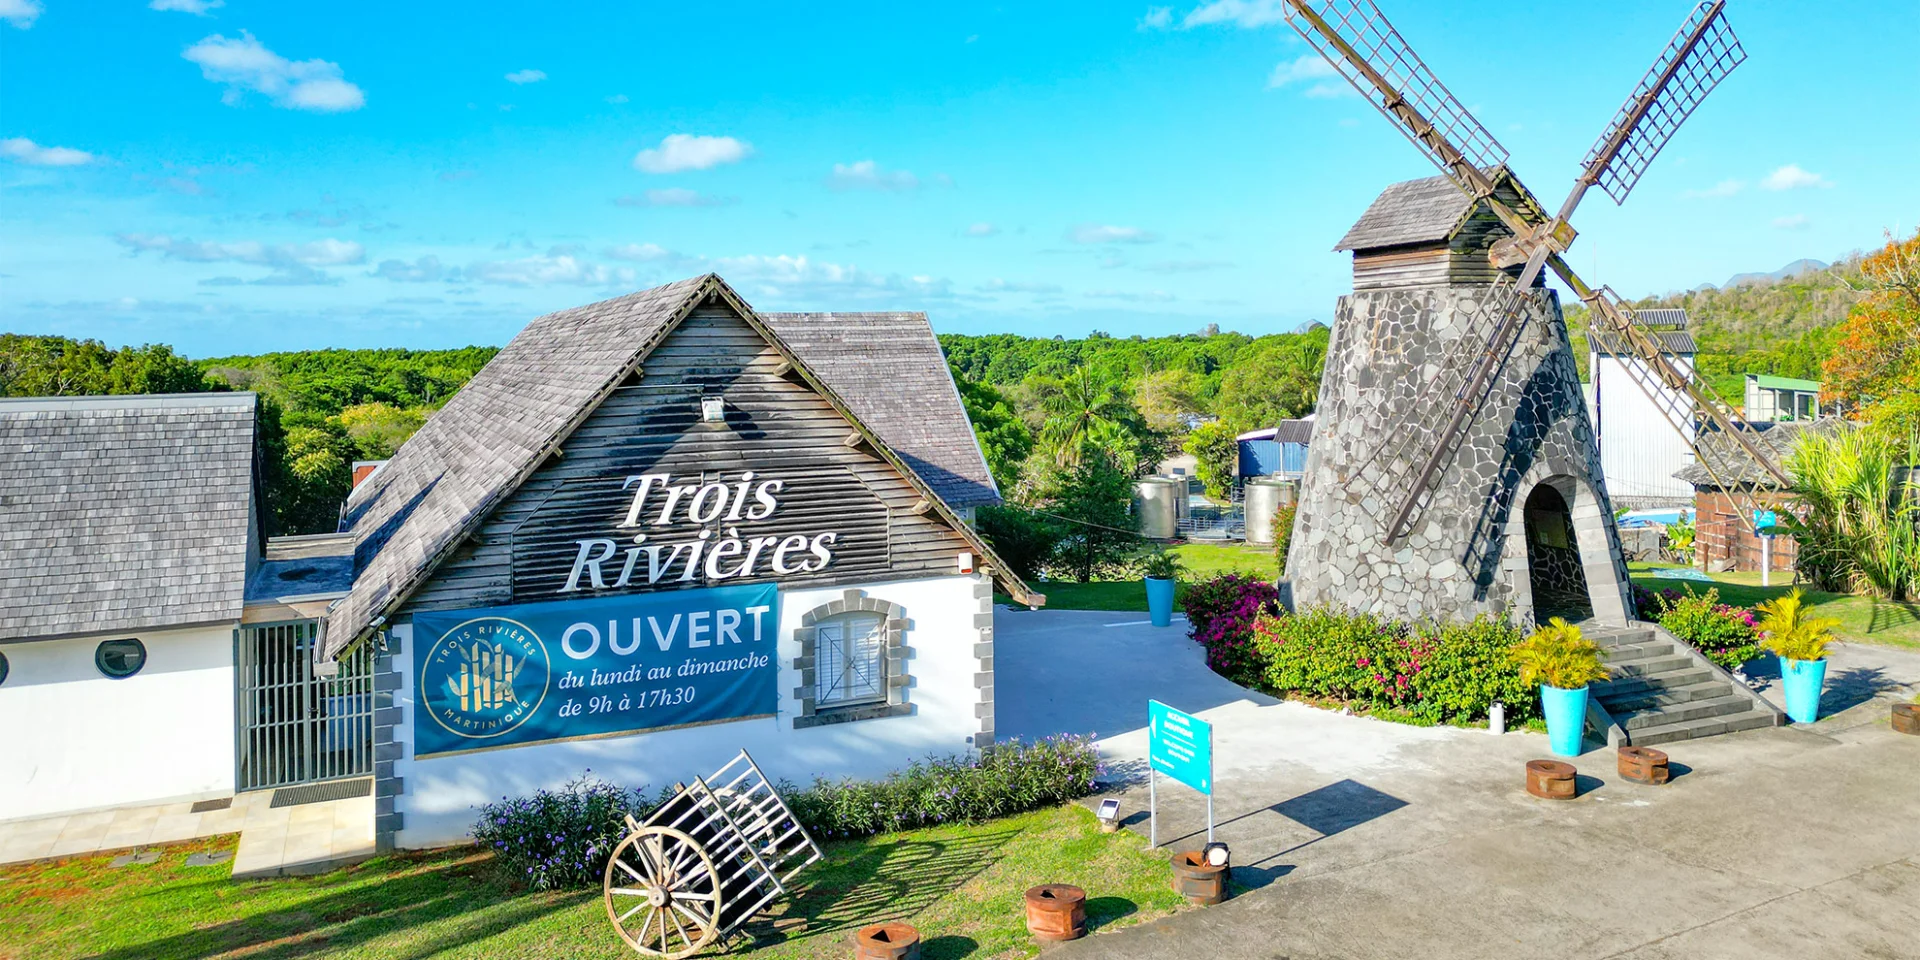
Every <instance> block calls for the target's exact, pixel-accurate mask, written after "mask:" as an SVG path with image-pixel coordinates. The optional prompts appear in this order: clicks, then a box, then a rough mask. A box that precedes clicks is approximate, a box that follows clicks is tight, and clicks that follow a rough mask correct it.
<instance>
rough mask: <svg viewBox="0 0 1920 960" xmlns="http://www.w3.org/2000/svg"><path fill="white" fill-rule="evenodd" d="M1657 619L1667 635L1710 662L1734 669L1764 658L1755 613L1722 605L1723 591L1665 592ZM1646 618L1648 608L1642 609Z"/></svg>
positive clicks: (1658, 605)
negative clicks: (1761, 656)
mask: <svg viewBox="0 0 1920 960" xmlns="http://www.w3.org/2000/svg"><path fill="white" fill-rule="evenodd" d="M1655 611H1656V612H1655V613H1654V615H1653V619H1654V621H1655V622H1657V623H1659V624H1660V625H1661V626H1663V627H1665V628H1667V632H1668V633H1671V634H1673V635H1674V636H1676V637H1679V638H1680V639H1681V640H1683V641H1685V642H1686V643H1687V644H1689V645H1691V646H1692V647H1693V648H1694V649H1696V650H1699V651H1700V652H1701V653H1703V654H1706V656H1707V659H1709V660H1712V661H1713V662H1714V663H1717V664H1719V665H1720V666H1721V667H1722V668H1724V669H1727V670H1732V669H1734V668H1736V667H1738V666H1740V665H1741V664H1743V663H1746V662H1747V661H1748V660H1752V659H1753V658H1754V657H1757V656H1759V655H1760V633H1759V631H1758V630H1757V629H1755V623H1756V621H1755V619H1754V615H1753V611H1752V610H1749V609H1747V608H1746V607H1735V606H1729V605H1728V604H1724V603H1721V602H1720V589H1719V588H1718V587H1710V588H1708V590H1707V592H1706V593H1694V592H1693V590H1692V589H1688V590H1687V592H1686V593H1684V594H1683V593H1681V592H1680V591H1678V590H1672V589H1668V590H1662V591H1661V592H1660V595H1659V597H1658V598H1657V599H1656V601H1655ZM1641 615H1642V616H1646V615H1647V613H1646V608H1645V607H1642V608H1641Z"/></svg>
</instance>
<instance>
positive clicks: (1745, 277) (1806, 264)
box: [1695, 259, 1832, 290]
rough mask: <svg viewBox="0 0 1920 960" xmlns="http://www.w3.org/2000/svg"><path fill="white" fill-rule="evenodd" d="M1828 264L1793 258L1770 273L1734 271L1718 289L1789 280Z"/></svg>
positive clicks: (1823, 268)
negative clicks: (1790, 261) (1793, 259)
mask: <svg viewBox="0 0 1920 960" xmlns="http://www.w3.org/2000/svg"><path fill="white" fill-rule="evenodd" d="M1830 266H1832V264H1829V263H1827V262H1825V261H1823V260H1807V259H1800V260H1795V261H1794V262H1792V263H1789V264H1787V265H1786V266H1784V267H1781V268H1780V269H1778V270H1775V271H1774V272H1772V273H1736V274H1734V275H1733V276H1732V277H1731V278H1730V279H1728V280H1727V282H1726V283H1724V284H1721V286H1720V289H1722V290H1725V289H1728V288H1731V287H1749V286H1753V285H1755V284H1768V283H1773V282H1775V281H1778V280H1791V279H1793V278H1794V277H1797V276H1800V275H1801V274H1803V273H1817V272H1819V271H1821V270H1825V269H1827V268H1828V267H1830ZM1705 286H1707V287H1711V286H1712V284H1706V285H1705ZM1695 289H1696V290H1698V289H1700V288H1699V287H1696V288H1695Z"/></svg>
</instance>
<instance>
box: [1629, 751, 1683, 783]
mask: <svg viewBox="0 0 1920 960" xmlns="http://www.w3.org/2000/svg"><path fill="white" fill-rule="evenodd" d="M1619 769H1620V775H1621V776H1622V777H1625V778H1627V779H1628V780H1632V781H1633V782H1635V783H1649V784H1653V785H1655V786H1658V785H1660V784H1663V783H1666V782H1667V779H1668V778H1669V777H1670V776H1671V773H1670V772H1669V771H1668V769H1667V755H1666V754H1665V753H1662V752H1661V751H1659V750H1655V749H1653V748H1652V747H1621V748H1620V768H1619Z"/></svg>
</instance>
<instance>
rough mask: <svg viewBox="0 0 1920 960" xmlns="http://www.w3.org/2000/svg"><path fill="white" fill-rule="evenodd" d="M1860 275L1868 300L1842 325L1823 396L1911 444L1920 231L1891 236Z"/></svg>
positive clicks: (1917, 369)
mask: <svg viewBox="0 0 1920 960" xmlns="http://www.w3.org/2000/svg"><path fill="white" fill-rule="evenodd" d="M1860 276H1861V284H1862V286H1863V287H1864V290H1865V295H1864V296H1863V297H1861V298H1860V301H1859V302H1858V303H1856V304H1854V306H1853V309H1852V310H1850V311H1849V312H1848V314H1847V319H1846V320H1845V321H1844V322H1843V323H1842V324H1841V325H1840V338H1839V343H1838V344H1837V345H1836V347H1835V349H1834V351H1833V353H1832V355H1831V356H1829V357H1828V358H1827V361H1826V367H1825V373H1826V381H1825V383H1824V384H1823V385H1822V388H1821V390H1822V393H1823V394H1824V395H1825V396H1826V398H1829V399H1833V400H1838V401H1841V402H1842V403H1844V404H1846V405H1847V406H1848V407H1850V408H1852V410H1853V412H1854V416H1856V417H1857V418H1858V419H1861V420H1865V421H1867V422H1869V423H1874V424H1876V425H1878V426H1879V427H1880V429H1879V431H1878V432H1881V433H1884V434H1886V435H1887V436H1890V437H1892V438H1894V439H1895V440H1897V441H1900V442H1905V441H1906V440H1907V438H1908V437H1909V436H1911V435H1912V434H1913V433H1914V432H1915V431H1916V430H1920V232H1915V234H1914V235H1913V236H1911V237H1909V238H1907V239H1905V240H1896V239H1894V238H1893V237H1892V236H1891V235H1889V236H1888V238H1887V245H1886V246H1885V247H1883V248H1882V249H1880V250H1879V251H1877V252H1875V253H1874V254H1873V255H1871V256H1869V257H1867V258H1866V259H1865V260H1863V261H1861V263H1860Z"/></svg>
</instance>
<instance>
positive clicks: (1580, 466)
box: [1287, 285, 1630, 623]
mask: <svg viewBox="0 0 1920 960" xmlns="http://www.w3.org/2000/svg"><path fill="white" fill-rule="evenodd" d="M1490 290H1491V287H1489V286H1484V285H1471V286H1467V285H1450V286H1433V287H1419V288H1412V289H1395V290H1362V291H1358V292H1355V293H1353V294H1350V295H1348V296H1346V297H1343V298H1341V300H1340V303H1339V306H1338V308H1337V310H1336V312H1335V319H1334V327H1333V339H1332V342H1331V343H1330V344H1329V346H1328V351H1327V362H1326V370H1325V372H1324V374H1323V375H1322V377H1321V381H1320V403H1319V408H1318V415H1317V416H1316V418H1315V425H1314V432H1313V442H1312V444H1311V446H1310V447H1309V448H1308V453H1307V465H1306V473H1305V476H1304V477H1303V478H1302V481H1301V489H1300V506H1299V513H1298V514H1297V516H1296V519H1295V521H1294V532H1293V547H1292V551H1291V553H1290V555H1289V558H1288V562H1287V575H1288V578H1289V579H1290V580H1291V581H1292V583H1293V590H1294V596H1295V600H1296V603H1297V604H1298V605H1300V606H1302V607H1305V606H1314V605H1322V604H1324V605H1332V606H1336V607H1344V608H1347V609H1352V610H1362V611H1371V612H1375V613H1379V614H1383V615H1386V616H1391V617H1396V618H1403V619H1421V618H1438V619H1467V618H1471V617H1473V616H1475V615H1477V614H1480V613H1497V614H1501V615H1506V616H1511V617H1512V618H1514V619H1515V620H1517V621H1520V622H1522V623H1526V622H1531V621H1532V620H1533V618H1534V604H1533V590H1532V586H1531V584H1530V582H1529V575H1528V559H1527V556H1528V554H1527V542H1526V529H1525V526H1526V525H1525V522H1524V517H1523V511H1522V510H1521V509H1520V505H1521V504H1524V503H1525V502H1526V500H1527V496H1528V494H1529V493H1531V492H1532V490H1533V489H1534V487H1535V486H1536V485H1538V484H1540V483H1543V482H1544V483H1549V484H1551V485H1552V486H1553V487H1554V488H1555V489H1556V490H1558V491H1559V493H1560V494H1561V496H1562V498H1563V499H1564V501H1565V503H1566V505H1567V507H1568V510H1569V513H1570V515H1571V517H1572V521H1573V527H1574V534H1575V538H1576V540H1577V542H1578V547H1579V549H1578V563H1579V566H1580V568H1581V570H1582V572H1583V573H1584V574H1585V576H1586V580H1587V586H1588V590H1589V592H1590V594H1591V601H1592V603H1591V606H1592V609H1593V613H1594V616H1595V617H1596V618H1597V619H1600V620H1603V621H1608V622H1624V621H1625V619H1626V618H1627V616H1628V610H1629V609H1630V607H1629V604H1630V600H1629V597H1628V595H1627V571H1626V562H1625V560H1624V559H1623V558H1622V556H1621V553H1620V537H1619V533H1618V531H1617V530H1616V529H1615V528H1614V524H1613V510H1612V507H1611V505H1610V504H1609V502H1608V499H1607V492H1606V484H1605V481H1604V479H1603V478H1602V476H1601V468H1600V457H1599V452H1598V450H1597V448H1596V447H1595V444H1594V438H1593V429H1592V427H1591V425H1590V424H1589V422H1588V420H1587V411H1586V404H1585V402H1584V400H1583V399H1582V397H1581V393H1580V382H1579V377H1578V374H1577V372H1576V368H1575V366H1574V359H1573V351H1572V349H1571V347H1570V346H1569V345H1568V342H1567V331H1566V322H1565V320H1564V319H1563V318H1562V317H1561V314H1560V304H1559V300H1558V298H1557V297H1556V296H1555V295H1554V294H1553V293H1552V292H1551V291H1548V290H1545V289H1539V290H1536V291H1535V292H1534V294H1533V299H1532V303H1531V304H1530V307H1529V310H1530V316H1529V321H1528V323H1527V326H1526V328H1525V329H1524V330H1523V331H1522V333H1521V335H1520V339H1519V342H1518V343H1517V345H1516V346H1515V348H1514V350H1513V352H1512V354H1511V355H1510V356H1509V358H1508V360H1507V362H1506V364H1505V366H1504V367H1502V368H1501V369H1500V371H1499V372H1498V373H1497V374H1496V376H1495V378H1494V382H1493V384H1492V387H1491V389H1490V392H1489V394H1488V396H1487V399H1486V401H1485V402H1484V403H1483V404H1482V405H1481V408H1480V411H1479V416H1478V417H1477V418H1476V419H1475V420H1474V422H1473V424H1472V425H1471V427H1469V429H1468V430H1467V432H1466V434H1465V436H1464V437H1463V439H1462V441H1461V442H1460V443H1459V444H1458V445H1457V449H1456V450H1455V452H1454V454H1453V456H1452V457H1451V459H1450V460H1449V461H1448V462H1447V464H1446V465H1445V467H1444V469H1443V470H1442V471H1441V472H1440V474H1439V475H1438V477H1437V478H1436V479H1435V480H1434V482H1433V484H1432V492H1431V494H1430V496H1429V497H1428V498H1427V500H1426V503H1425V505H1424V506H1423V507H1422V508H1421V510H1420V511H1419V512H1418V513H1417V514H1416V515H1415V517H1414V521H1413V525H1412V533H1411V534H1410V535H1409V536H1408V537H1407V538H1406V539H1405V540H1404V541H1403V542H1401V543H1398V544H1394V545H1388V544H1387V543H1386V542H1385V539H1386V532H1387V526H1388V525H1389V524H1390V523H1391V522H1392V519H1393V513H1394V511H1395V510H1396V509H1397V508H1398V506H1399V503H1400V498H1401V497H1402V495H1403V491H1405V490H1406V489H1408V488H1409V485H1410V484H1411V482H1412V479H1413V478H1414V476H1416V475H1417V471H1418V468H1419V462H1418V461H1419V460H1420V459H1421V458H1423V457H1424V455H1425V451H1424V450H1422V449H1418V448H1416V449H1415V450H1414V452H1412V453H1408V454H1405V455H1403V456H1404V459H1403V460H1402V461H1400V462H1398V463H1395V464H1392V465H1391V466H1389V463H1388V461H1389V459H1390V457H1389V456H1388V455H1386V454H1383V452H1382V451H1383V449H1391V448H1392V447H1394V446H1396V445H1397V444H1399V443H1400V442H1402V441H1403V440H1404V439H1405V438H1406V437H1407V436H1408V434H1409V432H1410V431H1415V430H1422V431H1424V430H1437V429H1438V428H1439V426H1440V424H1441V423H1442V422H1443V421H1444V419H1445V418H1446V416H1447V414H1448V413H1449V409H1448V404H1449V403H1451V402H1452V401H1451V398H1450V397H1448V396H1435V395H1433V394H1434V393H1435V392H1437V390H1438V388H1434V387H1431V386H1430V383H1431V381H1432V380H1433V379H1434V378H1435V377H1436V376H1438V374H1439V372H1440V365H1441V363H1442V360H1443V358H1444V357H1445V355H1446V352H1447V350H1448V349H1449V348H1450V347H1452V346H1453V345H1454V344H1455V342H1456V341H1459V340H1460V339H1461V338H1462V337H1463V336H1470V337H1473V338H1474V339H1473V341H1471V342H1470V344H1467V345H1465V346H1470V347H1471V348H1472V349H1473V350H1475V351H1477V350H1478V349H1479V341H1480V340H1481V338H1483V337H1484V336H1485V333H1484V330H1482V329H1480V328H1477V327H1474V325H1473V324H1471V322H1470V321H1471V318H1472V316H1473V313H1474V311H1475V309H1476V308H1477V307H1478V306H1479V301H1480V299H1481V298H1482V297H1484V296H1486V295H1488V293H1489V292H1490ZM1470 328H1472V329H1470Z"/></svg>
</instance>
